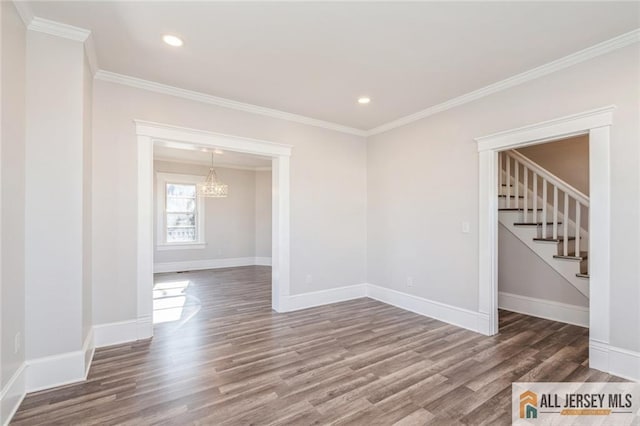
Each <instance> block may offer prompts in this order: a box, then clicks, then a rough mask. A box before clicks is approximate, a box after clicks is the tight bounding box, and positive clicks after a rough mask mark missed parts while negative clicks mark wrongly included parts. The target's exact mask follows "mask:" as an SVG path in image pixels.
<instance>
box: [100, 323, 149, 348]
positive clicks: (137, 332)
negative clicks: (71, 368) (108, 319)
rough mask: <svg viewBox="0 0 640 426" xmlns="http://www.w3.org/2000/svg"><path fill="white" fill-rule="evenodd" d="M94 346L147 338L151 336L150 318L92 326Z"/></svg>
mask: <svg viewBox="0 0 640 426" xmlns="http://www.w3.org/2000/svg"><path fill="white" fill-rule="evenodd" d="M93 332H94V336H95V344H96V348H102V347H105V346H113V345H119V344H122V343H129V342H135V341H137V340H144V339H148V338H150V337H151V336H153V320H152V318H141V319H137V320H130V321H118V322H112V323H107V324H99V325H94V326H93Z"/></svg>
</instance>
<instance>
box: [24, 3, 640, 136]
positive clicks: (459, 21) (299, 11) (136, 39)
mask: <svg viewBox="0 0 640 426" xmlns="http://www.w3.org/2000/svg"><path fill="white" fill-rule="evenodd" d="M30 5H31V8H32V11H33V13H34V14H35V16H38V17H41V18H46V19H51V20H55V21H59V22H63V23H66V24H70V25H75V26H78V27H82V28H87V29H89V30H91V31H92V32H93V37H94V41H95V45H96V50H97V56H98V63H99V67H100V68H101V69H103V70H107V71H112V72H116V73H121V74H126V75H130V76H134V77H138V78H143V79H146V80H152V81H156V82H160V83H164V84H168V85H172V86H177V87H181V88H185V89H190V90H195V91H199V92H203V93H206V94H210V95H214V96H219V97H224V98H229V99H233V100H236V101H240V102H246V103H250V104H255V105H260V106H263V107H269V108H274V109H279V110H282V111H286V112H290V113H295V114H300V115H304V116H308V117H312V118H316V119H321V120H326V121H330V122H334V123H340V124H343V125H347V126H351V127H355V128H359V129H371V128H373V127H376V126H379V125H382V124H384V123H387V122H389V121H392V120H394V119H397V118H400V117H403V116H406V115H408V114H412V113H414V112H416V111H419V110H422V109H425V108H428V107H430V106H433V105H436V104H439V103H441V102H444V101H446V100H449V99H451V98H454V97H456V96H459V95H462V94H464V93H467V92H470V91H473V90H475V89H478V88H481V87H483V86H486V85H488V84H491V83H494V82H496V81H499V80H502V79H504V78H507V77H509V76H512V75H514V74H517V73H520V72H523V71H526V70H529V69H531V68H534V67H536V66H539V65H542V64H545V63H547V62H550V61H552V60H555V59H558V58H561V57H563V56H566V55H568V54H570V53H573V52H576V51H578V50H580V49H584V48H586V47H589V46H592V45H594V44H596V43H598V42H601V41H604V40H607V39H610V38H613V37H615V36H617V35H620V34H623V33H625V32H628V31H631V30H633V29H636V28H638V27H640V3H639V2H635V1H634V2H521V1H511V2H479V1H476V2H428V3H422V2H407V3H404V2H402V3H401V2H343V3H339V2H313V3H311V2H278V3H276V2H268V1H267V2H264V1H263V2H183V1H180V2H178V1H175V2H148V1H145V2H131V1H121V2H113V1H112V2H95V1H92V2H86V1H73V2H55V1H47V2H32V3H30ZM164 33H172V34H176V35H179V36H181V37H182V38H183V39H184V41H185V44H184V46H183V47H181V48H171V47H169V46H166V45H164V44H163V43H162V41H161V36H162V34H164ZM363 95H366V96H369V97H371V99H372V101H371V103H370V104H369V105H359V104H357V102H356V99H357V98H358V97H359V96H363Z"/></svg>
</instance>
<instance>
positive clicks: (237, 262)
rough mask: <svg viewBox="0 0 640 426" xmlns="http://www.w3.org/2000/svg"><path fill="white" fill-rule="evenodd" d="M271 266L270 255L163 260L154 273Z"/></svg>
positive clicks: (154, 269) (155, 267) (156, 266)
mask: <svg viewBox="0 0 640 426" xmlns="http://www.w3.org/2000/svg"><path fill="white" fill-rule="evenodd" d="M253 265H261V266H270V265H271V258H270V257H234V258H228V259H205V260H187V261H182V262H162V263H155V264H154V265H153V273H154V274H160V273H166V272H180V271H199V270H203V269H219V268H235V267H238V266H253Z"/></svg>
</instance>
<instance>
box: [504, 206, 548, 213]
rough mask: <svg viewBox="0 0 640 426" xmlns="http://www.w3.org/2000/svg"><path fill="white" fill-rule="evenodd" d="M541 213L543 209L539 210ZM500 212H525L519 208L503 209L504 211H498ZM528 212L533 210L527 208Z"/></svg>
mask: <svg viewBox="0 0 640 426" xmlns="http://www.w3.org/2000/svg"><path fill="white" fill-rule="evenodd" d="M537 210H538V211H539V212H541V211H542V209H537ZM498 211H499V212H522V211H524V208H518V207H509V208H502V209H498ZM527 211H530V212H532V211H533V209H529V208H527Z"/></svg>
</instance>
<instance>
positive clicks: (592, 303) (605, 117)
mask: <svg viewBox="0 0 640 426" xmlns="http://www.w3.org/2000/svg"><path fill="white" fill-rule="evenodd" d="M614 110H615V106H607V107H604V108H599V109H595V110H591V111H586V112H583V113H579V114H574V115H570V116H566V117H561V118H558V119H554V120H550V121H545V122H542V123H537V124H533V125H530V126H526V127H520V128H517V129H512V130H507V131H504V132H500V133H496V134H493V135H489V136H484V137H481V138H476V142H477V143H478V151H479V161H480V163H479V182H480V187H479V218H478V220H479V223H478V234H479V235H478V239H479V288H478V299H479V306H478V310H479V312H480V313H481V314H484V316H486V317H488V324H485V325H484V327H483V331H484V332H485V334H488V335H493V334H496V333H497V332H498V152H499V151H505V150H509V149H516V148H522V147H525V146H528V145H536V144H540V143H545V142H551V141H553V140H558V139H564V138H568V137H572V136H578V135H583V134H588V135H589V188H590V197H589V198H590V206H589V276H590V278H589V366H590V367H591V368H596V369H598V370H602V371H609V361H608V347H609V329H610V326H609V318H610V315H609V309H610V308H609V284H610V283H609V281H610V276H611V275H610V250H609V248H610V199H611V182H610V167H611V160H610V150H609V142H610V129H611V125H612V123H613V111H614Z"/></svg>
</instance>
